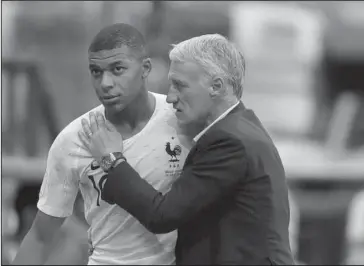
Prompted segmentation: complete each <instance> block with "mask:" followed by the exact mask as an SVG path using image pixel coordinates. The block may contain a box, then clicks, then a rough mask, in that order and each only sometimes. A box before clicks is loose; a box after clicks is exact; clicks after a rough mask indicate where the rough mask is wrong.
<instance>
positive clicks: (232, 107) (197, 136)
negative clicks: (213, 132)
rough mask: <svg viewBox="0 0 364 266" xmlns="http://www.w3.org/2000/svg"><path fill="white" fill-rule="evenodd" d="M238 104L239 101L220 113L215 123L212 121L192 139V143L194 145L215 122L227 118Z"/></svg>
mask: <svg viewBox="0 0 364 266" xmlns="http://www.w3.org/2000/svg"><path fill="white" fill-rule="evenodd" d="M239 103H240V101H238V102H237V103H236V104H234V105H233V106H231V107H230V108H229V109H227V110H226V111H225V112H224V113H222V114H221V115H220V116H219V117H218V118H217V119H215V121H213V122H212V123H211V124H210V125H208V126H207V127H206V128H205V129H204V130H202V131H201V132H200V133H199V134H198V135H196V136H195V137H194V138H193V141H194V142H195V143H196V142H197V141H198V140H199V139H200V138H201V137H202V136H203V135H204V134H205V133H206V132H207V130H209V129H210V128H211V127H212V126H213V125H215V124H216V123H217V122H219V121H220V120H222V119H223V118H224V117H225V116H227V115H228V114H229V113H230V112H231V111H232V110H233V109H234V108H235V107H236V106H238V104H239Z"/></svg>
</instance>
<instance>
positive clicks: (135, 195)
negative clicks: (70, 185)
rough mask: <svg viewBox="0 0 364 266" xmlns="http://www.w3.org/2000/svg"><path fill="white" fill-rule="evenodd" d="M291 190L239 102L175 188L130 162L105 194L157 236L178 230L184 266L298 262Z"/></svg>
mask: <svg viewBox="0 0 364 266" xmlns="http://www.w3.org/2000/svg"><path fill="white" fill-rule="evenodd" d="M161 178H162V177H161ZM287 194H288V192H287V186H286V180H285V173H284V169H283V166H282V163H281V160H280V157H279V155H278V152H277V150H276V148H275V146H274V144H273V142H272V140H271V139H270V137H269V136H268V134H267V133H266V131H265V130H264V128H263V126H262V125H261V123H260V122H259V120H258V119H257V117H256V116H255V115H254V113H253V112H252V111H251V110H247V109H245V107H244V106H243V104H242V103H240V104H239V105H238V106H237V107H236V108H234V109H233V110H232V111H231V112H230V113H229V114H228V115H227V116H226V117H225V118H224V119H222V120H220V121H219V122H218V123H216V124H215V125H213V126H212V127H211V128H210V129H209V130H208V131H207V132H206V133H205V134H204V135H203V136H202V137H201V138H200V139H199V140H198V141H197V143H196V145H195V146H194V147H193V148H192V149H191V151H190V153H189V155H188V157H187V159H186V162H185V165H184V167H183V172H182V174H181V176H180V178H179V179H178V180H177V181H176V182H175V183H174V184H173V186H172V188H171V190H170V191H169V192H168V193H166V194H165V195H163V194H162V193H160V192H158V191H156V190H155V189H154V188H153V187H152V186H151V185H150V184H148V183H147V182H146V181H145V180H143V179H142V178H141V177H140V176H139V174H138V173H137V172H136V171H135V170H134V169H133V168H132V167H131V166H130V165H129V164H128V163H126V162H123V163H121V164H119V165H118V166H117V167H115V168H114V169H112V170H111V171H110V173H109V177H108V179H107V181H106V183H105V185H104V188H103V193H102V198H103V199H104V200H105V201H107V202H109V203H111V204H113V203H116V204H117V205H119V206H120V207H121V208H123V209H125V210H126V211H128V212H129V213H130V214H132V215H133V216H135V217H136V218H137V219H138V220H139V221H140V222H141V223H142V224H143V225H144V226H145V227H146V228H147V229H149V230H150V231H152V232H154V233H167V232H170V231H173V230H175V229H178V240H177V244H176V250H175V252H176V263H177V264H240V265H243V264H250V265H253V264H255V265H264V264H266V265H269V264H292V263H293V259H292V256H291V251H290V246H289V240H288V224H289V206H288V195H287Z"/></svg>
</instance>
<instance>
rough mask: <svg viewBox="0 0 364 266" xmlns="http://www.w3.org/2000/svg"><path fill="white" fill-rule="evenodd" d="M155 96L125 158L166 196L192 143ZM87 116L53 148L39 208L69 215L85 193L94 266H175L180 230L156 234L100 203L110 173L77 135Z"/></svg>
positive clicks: (127, 145) (169, 109)
mask: <svg viewBox="0 0 364 266" xmlns="http://www.w3.org/2000/svg"><path fill="white" fill-rule="evenodd" d="M153 95H154V96H155V98H156V106H155V110H154V113H153V115H152V116H151V118H150V120H149V122H148V123H147V124H146V125H145V127H144V128H143V129H142V130H141V131H140V132H139V133H137V134H136V135H134V136H132V137H131V138H129V139H126V140H124V141H123V146H124V151H123V154H124V156H125V157H126V158H127V161H128V163H129V164H130V165H131V166H132V167H133V168H134V169H135V170H136V171H137V172H138V173H139V175H140V176H141V177H142V178H144V179H145V180H146V181H148V182H149V183H150V184H151V185H152V186H153V187H154V188H155V189H157V190H159V191H160V192H162V193H166V192H167V191H168V190H169V189H170V187H171V185H172V183H173V182H174V181H175V180H176V178H177V177H179V175H180V173H181V171H182V167H183V164H184V161H185V159H186V157H187V154H188V152H189V149H190V148H191V140H190V139H189V138H188V137H186V135H184V134H183V132H182V131H181V130H180V129H179V127H178V126H177V120H176V117H175V114H174V110H173V108H172V107H171V105H170V104H168V103H166V96H165V95H161V94H157V93H153ZM91 111H93V112H96V111H100V112H101V113H104V107H103V106H102V105H100V106H98V107H96V108H94V109H93V110H91ZM91 111H90V112H91ZM82 118H86V119H89V114H88V113H86V114H84V115H82V116H80V117H79V118H77V119H75V120H74V121H73V122H71V123H70V124H69V125H68V126H67V127H66V128H65V129H64V130H62V132H61V133H60V134H59V135H58V136H57V138H56V139H55V141H54V142H53V144H52V146H51V148H50V151H49V154H48V159H47V168H46V173H45V176H44V179H43V182H42V186H41V190H40V193H39V201H38V205H37V206H38V209H39V210H41V211H42V212H44V213H46V214H48V215H51V216H55V217H68V216H70V215H71V214H72V212H73V205H74V201H75V197H76V195H77V192H78V190H79V189H80V191H81V194H82V196H83V199H84V210H85V218H86V220H87V222H88V224H89V225H90V228H89V230H88V239H89V242H90V246H91V247H92V248H91V249H90V257H89V262H88V263H89V264H90V265H94V264H129V265H130V264H144V265H146V264H148V265H150V264H164V265H166V264H174V261H175V256H174V247H175V243H176V238H177V233H176V231H174V232H171V233H168V234H153V233H151V232H149V231H148V230H147V229H146V228H145V227H144V226H143V225H142V224H141V223H139V221H138V220H137V219H136V218H134V217H133V216H131V215H130V214H129V213H128V212H126V211H125V210H124V209H122V208H120V207H119V206H117V205H110V204H108V203H107V202H105V201H103V200H102V199H101V190H102V185H103V184H104V182H105V179H106V178H107V174H106V173H105V172H103V170H102V169H101V168H100V166H99V165H98V164H97V162H96V161H94V159H93V158H92V156H91V154H90V153H89V152H88V150H87V149H86V148H85V147H84V145H83V144H82V142H81V140H80V139H79V137H78V131H79V130H81V129H82V125H81V119H82Z"/></svg>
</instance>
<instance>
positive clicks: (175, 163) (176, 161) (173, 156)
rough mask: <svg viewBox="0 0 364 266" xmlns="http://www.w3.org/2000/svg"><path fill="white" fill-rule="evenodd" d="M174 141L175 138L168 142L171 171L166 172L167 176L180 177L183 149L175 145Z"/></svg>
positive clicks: (167, 148)
mask: <svg viewBox="0 0 364 266" xmlns="http://www.w3.org/2000/svg"><path fill="white" fill-rule="evenodd" d="M174 140H175V137H171V140H170V141H167V142H166V148H165V151H166V153H167V154H168V155H169V160H168V162H169V169H168V170H166V171H165V173H166V175H167V176H175V175H180V173H181V169H180V168H181V165H180V156H181V154H182V147H181V146H180V145H178V144H174V143H173V142H174Z"/></svg>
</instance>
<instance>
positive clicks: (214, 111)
mask: <svg viewBox="0 0 364 266" xmlns="http://www.w3.org/2000/svg"><path fill="white" fill-rule="evenodd" d="M238 101H239V100H238V98H237V97H236V96H234V95H229V96H225V97H223V98H219V99H216V100H215V101H214V104H213V106H212V108H211V110H210V112H209V115H208V116H207V119H206V124H205V127H208V126H209V125H211V124H212V123H213V122H214V121H215V120H216V119H218V118H219V117H220V116H221V115H222V114H223V113H225V112H226V111H227V110H228V109H229V108H231V107H232V106H233V105H235V104H236V103H238Z"/></svg>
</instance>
